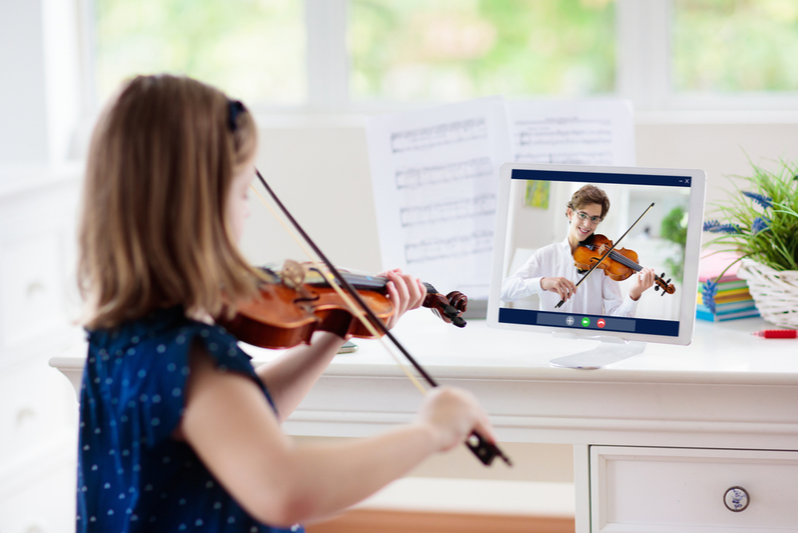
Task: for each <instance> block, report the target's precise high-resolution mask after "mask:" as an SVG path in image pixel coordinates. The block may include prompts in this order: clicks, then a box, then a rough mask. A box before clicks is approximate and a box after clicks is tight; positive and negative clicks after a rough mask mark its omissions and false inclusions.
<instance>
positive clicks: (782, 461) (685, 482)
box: [590, 446, 797, 533]
mask: <svg viewBox="0 0 800 533" xmlns="http://www.w3.org/2000/svg"><path fill="white" fill-rule="evenodd" d="M590 476H591V510H592V511H591V522H592V532H594V533H597V532H600V531H602V532H604V533H611V532H625V533H695V532H698V533H699V532H701V531H703V532H705V531H709V530H717V528H719V530H724V531H726V532H745V531H747V532H749V533H752V532H753V531H759V530H764V529H769V530H771V531H797V452H783V451H754V450H706V449H684V448H636V447H612V446H592V447H591V452H590ZM732 487H741V488H742V489H744V491H739V494H738V497H736V496H734V493H733V492H731V493H729V494H728V497H729V500H728V503H727V504H726V501H725V498H726V493H728V491H729V489H731V488H732ZM742 492H746V495H747V498H746V499H745V498H742V497H741V494H742ZM732 499H737V500H738V501H737V502H733V501H732ZM745 504H746V506H745ZM728 506H730V507H733V508H738V510H736V511H734V510H731V509H729V507H728Z"/></svg>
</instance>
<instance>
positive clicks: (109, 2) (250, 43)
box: [94, 0, 306, 104]
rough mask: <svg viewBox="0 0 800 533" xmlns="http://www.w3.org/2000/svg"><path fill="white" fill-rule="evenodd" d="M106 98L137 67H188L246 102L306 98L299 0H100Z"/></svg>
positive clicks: (143, 70) (100, 70)
mask: <svg viewBox="0 0 800 533" xmlns="http://www.w3.org/2000/svg"><path fill="white" fill-rule="evenodd" d="M94 12H95V13H94V14H95V19H96V20H95V36H94V38H95V41H96V42H95V75H96V83H97V88H98V96H99V99H100V100H101V101H102V100H104V99H105V98H107V97H108V96H109V95H110V94H111V93H112V92H113V91H114V90H115V89H116V88H117V87H118V86H119V84H120V83H121V82H122V80H124V79H126V78H128V77H130V76H133V75H135V74H153V73H158V72H170V73H173V74H186V75H189V76H192V77H195V78H198V79H200V80H202V81H205V82H207V83H211V84H213V85H216V86H217V87H219V88H220V89H222V90H224V91H226V92H228V93H229V94H231V95H232V96H235V97H237V98H241V99H244V100H246V101H248V102H273V103H282V104H299V103H302V102H304V101H305V98H306V80H305V42H306V35H305V26H304V23H303V2H302V0H228V1H220V0H95V2H94Z"/></svg>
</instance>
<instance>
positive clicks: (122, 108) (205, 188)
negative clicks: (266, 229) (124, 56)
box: [78, 75, 257, 329]
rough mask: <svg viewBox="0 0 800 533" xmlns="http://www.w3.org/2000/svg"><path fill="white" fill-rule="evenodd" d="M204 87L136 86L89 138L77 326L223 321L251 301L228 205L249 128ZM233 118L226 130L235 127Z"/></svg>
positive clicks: (249, 152)
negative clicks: (174, 311)
mask: <svg viewBox="0 0 800 533" xmlns="http://www.w3.org/2000/svg"><path fill="white" fill-rule="evenodd" d="M230 108H231V106H230V101H229V100H228V98H227V97H226V96H225V95H224V94H223V93H222V92H221V91H219V90H217V89H215V88H213V87H210V86H208V85H205V84H203V83H201V82H199V81H196V80H193V79H190V78H185V77H176V76H170V75H158V76H139V77H136V78H135V79H133V80H132V81H130V82H129V83H127V84H126V85H125V86H123V87H122V89H121V91H120V92H119V94H118V96H117V97H116V98H115V99H114V100H113V101H112V102H111V104H110V105H109V106H108V107H107V108H106V109H105V110H104V111H103V113H102V115H101V117H100V119H99V121H98V123H97V125H96V127H95V130H94V133H93V135H92V141H91V146H90V148H89V156H88V160H87V169H86V181H85V184H84V192H83V206H82V216H81V222H80V230H79V245H80V258H79V265H78V282H79V287H80V290H81V294H82V296H83V297H84V300H85V301H86V303H87V305H88V310H87V311H88V316H87V317H86V318H85V320H84V325H85V326H86V327H87V328H89V329H97V328H113V327H115V326H117V325H119V324H120V323H122V322H124V321H127V320H132V319H136V318H140V317H143V316H145V315H147V314H148V313H150V312H151V311H153V310H155V309H159V308H165V307H172V306H176V305H182V306H183V307H184V308H185V309H186V311H187V312H202V311H205V312H208V313H210V314H211V315H212V316H218V315H219V314H220V313H222V312H223V309H226V308H227V309H228V311H229V312H232V311H233V304H232V303H233V302H236V301H238V300H240V299H242V298H249V297H252V296H254V295H255V293H256V284H255V282H254V280H255V278H254V274H253V269H252V268H251V267H250V265H249V264H248V262H247V261H246V260H245V259H244V257H243V256H242V255H241V253H240V252H239V250H238V248H237V246H236V243H235V242H234V238H233V236H232V233H231V230H230V228H229V223H228V217H227V213H226V205H227V202H228V195H229V193H230V189H231V182H232V180H233V176H234V175H235V174H238V173H239V172H240V171H242V170H243V169H245V165H246V164H248V163H249V162H251V161H252V160H253V158H254V156H255V152H256V144H257V139H256V136H257V133H256V126H255V122H254V120H253V118H252V116H251V115H250V113H248V112H247V111H246V110H241V111H240V112H239V113H238V115H234V116H233V117H232V116H231V115H230ZM231 120H233V122H231Z"/></svg>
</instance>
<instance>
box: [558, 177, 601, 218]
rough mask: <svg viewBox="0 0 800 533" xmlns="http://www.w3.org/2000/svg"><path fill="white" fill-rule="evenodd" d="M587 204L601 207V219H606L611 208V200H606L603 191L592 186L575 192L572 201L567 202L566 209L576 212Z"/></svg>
mask: <svg viewBox="0 0 800 533" xmlns="http://www.w3.org/2000/svg"><path fill="white" fill-rule="evenodd" d="M589 204H597V205H599V206H600V207H601V209H602V212H601V214H600V218H601V219H602V218H606V215H607V214H608V210H609V209H610V208H611V200H609V199H608V196H606V193H605V191H603V189H600V188H599V187H595V186H594V185H584V186H583V187H581V188H580V189H578V190H577V191H575V194H573V195H572V199H571V200H570V201H569V202H567V208H569V209H572V210H573V211H577V210H578V209H580V208H582V207H585V206H587V205H589ZM567 214H569V213H567Z"/></svg>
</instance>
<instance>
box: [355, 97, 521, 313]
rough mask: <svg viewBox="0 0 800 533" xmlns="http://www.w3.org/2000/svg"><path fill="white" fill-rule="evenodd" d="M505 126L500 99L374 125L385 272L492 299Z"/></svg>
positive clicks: (371, 139) (506, 149)
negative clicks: (468, 290)
mask: <svg viewBox="0 0 800 533" xmlns="http://www.w3.org/2000/svg"><path fill="white" fill-rule="evenodd" d="M507 125H508V121H507V118H506V115H505V108H504V106H503V101H502V99H501V98H496V97H493V98H484V99H480V100H474V101H471V102H464V103H460V104H451V105H446V106H440V107H437V108H433V109H426V110H423V111H415V112H410V113H402V114H399V115H393V116H384V117H374V118H372V119H370V120H369V121H368V125H367V139H368V143H369V149H370V166H371V169H372V179H373V191H374V195H375V202H376V212H377V213H378V215H377V216H378V234H379V237H380V245H381V258H382V263H383V265H384V267H385V268H394V267H400V268H404V269H405V270H406V271H409V272H413V274H414V275H415V276H417V277H419V278H423V279H425V280H426V281H428V282H429V283H432V284H433V285H434V286H437V283H438V284H439V285H442V286H448V287H452V288H453V289H454V290H458V289H459V287H464V286H469V287H471V290H472V294H470V298H477V299H483V298H486V296H487V295H488V290H489V277H490V273H491V258H492V256H491V253H492V242H493V234H494V216H495V212H496V210H497V201H496V198H495V194H496V189H497V174H498V171H499V168H500V165H501V164H502V163H503V162H505V161H509V160H510V159H511V149H510V148H511V138H510V136H509V133H508V127H507ZM476 286H477V288H476Z"/></svg>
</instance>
